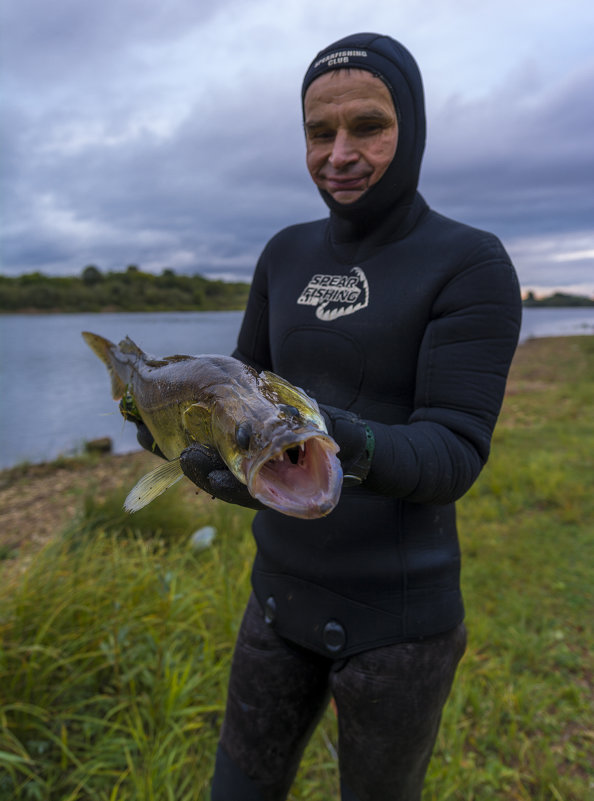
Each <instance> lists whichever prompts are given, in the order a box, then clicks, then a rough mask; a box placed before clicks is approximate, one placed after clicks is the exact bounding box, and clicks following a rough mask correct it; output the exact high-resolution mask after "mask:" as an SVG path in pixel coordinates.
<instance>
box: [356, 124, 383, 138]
mask: <svg viewBox="0 0 594 801" xmlns="http://www.w3.org/2000/svg"><path fill="white" fill-rule="evenodd" d="M381 130H382V126H381V125H380V124H379V123H377V122H370V123H366V124H365V125H359V127H358V128H356V129H355V134H356V135H357V136H373V135H374V134H376V133H379V132H380V131H381Z"/></svg>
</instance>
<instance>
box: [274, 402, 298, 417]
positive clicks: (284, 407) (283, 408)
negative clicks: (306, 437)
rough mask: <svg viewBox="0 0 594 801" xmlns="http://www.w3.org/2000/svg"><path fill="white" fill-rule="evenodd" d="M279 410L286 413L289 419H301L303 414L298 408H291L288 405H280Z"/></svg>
mask: <svg viewBox="0 0 594 801" xmlns="http://www.w3.org/2000/svg"><path fill="white" fill-rule="evenodd" d="M278 408H279V409H280V411H281V412H284V414H286V415H287V417H301V412H300V411H299V409H298V408H297V407H296V406H290V405H289V404H288V403H279V405H278Z"/></svg>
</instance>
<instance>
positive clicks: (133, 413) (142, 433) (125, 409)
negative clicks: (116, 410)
mask: <svg viewBox="0 0 594 801" xmlns="http://www.w3.org/2000/svg"><path fill="white" fill-rule="evenodd" d="M120 414H121V415H122V417H123V418H124V420H128V421H129V422H130V423H134V425H135V426H136V439H137V440H138V444H139V445H140V446H141V447H143V448H144V449H145V450H146V451H150V452H151V453H154V454H155V455H156V456H160V457H161V458H162V459H166V458H167V457H166V456H165V454H164V453H162V452H161V449H160V448H159V446H158V445H157V443H156V442H155V440H154V439H153V435H152V434H151V432H150V431H149V430H148V428H147V427H146V425H145V424H144V423H143V422H142V418H141V417H140V415H139V414H138V410H137V409H136V406H135V405H134V401H133V400H132V399H131V398H130V396H129V395H124V397H123V398H122V400H121V401H120Z"/></svg>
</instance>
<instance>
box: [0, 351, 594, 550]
mask: <svg viewBox="0 0 594 801" xmlns="http://www.w3.org/2000/svg"><path fill="white" fill-rule="evenodd" d="M590 342H593V343H594V337H588V338H587V339H583V338H581V337H580V338H579V339H575V340H574V338H571V337H558V338H554V337H553V338H549V339H540V340H530V341H528V342H526V343H525V344H523V345H521V346H520V347H519V348H518V350H517V352H516V356H515V358H514V363H513V365H512V369H511V372H510V377H509V381H508V386H507V393H506V402H505V405H504V411H503V414H502V418H501V421H500V426H504V427H506V428H509V427H512V428H513V426H514V425H515V423H516V422H517V420H516V418H520V419H523V418H524V417H525V416H526V415H527V414H528V408H529V406H530V405H531V404H530V403H529V402H528V399H529V398H530V395H531V394H532V393H534V394H538V393H542V392H546V391H552V390H554V389H556V390H558V391H561V390H562V387H563V386H564V381H565V380H566V377H567V376H566V373H567V370H568V365H573V368H571V369H572V370H573V369H575V373H574V374H575V375H579V374H581V375H588V367H587V365H586V364H585V361H584V358H585V357H583V355H582V358H580V359H579V361H578V362H576V350H577V351H580V352H581V351H582V348H580V345H583V346H585V347H584V349H585V350H586V351H587V350H588V348H587V346H588V345H589V343H590ZM593 347H594V346H593ZM592 369H593V368H590V375H591V374H592ZM522 395H523V396H527V401H526V402H525V403H524V404H523V407H522V408H519V407H518V398H519V396H522ZM154 465H155V458H154V457H153V456H151V454H149V453H146V452H144V451H137V452H133V453H128V454H105V455H101V456H98V455H93V456H75V457H71V458H67V457H64V458H59V459H57V460H55V461H52V462H47V463H43V464H24V465H21V466H18V467H14V468H9V469H6V470H0V519H1V520H2V527H1V529H0V559H10V558H13V557H16V556H20V557H27V558H29V557H30V555H31V554H32V553H33V552H35V551H36V550H38V549H39V548H40V547H42V546H43V545H44V544H46V543H47V542H48V540H49V539H51V537H52V536H54V535H55V533H56V532H58V531H60V530H61V529H62V528H63V527H64V526H66V525H67V524H68V522H69V521H71V520H72V519H73V518H74V517H75V516H76V514H77V513H78V512H79V511H80V508H81V506H82V504H83V503H84V499H85V497H87V496H88V495H89V494H92V495H93V496H94V497H95V498H96V499H97V501H100V500H102V499H103V498H104V497H105V496H106V495H107V494H109V493H110V492H113V491H114V490H116V489H117V488H119V487H122V488H125V487H128V488H132V486H133V485H134V483H135V482H136V481H137V480H138V479H139V478H140V477H141V476H142V475H144V473H145V472H148V471H149V470H150V469H152V467H154ZM182 486H185V487H186V491H187V492H189V494H190V495H192V494H195V493H194V490H193V488H192V486H191V485H190V484H189V482H183V484H182Z"/></svg>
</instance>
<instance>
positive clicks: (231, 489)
mask: <svg viewBox="0 0 594 801" xmlns="http://www.w3.org/2000/svg"><path fill="white" fill-rule="evenodd" d="M179 463H180V465H181V469H182V470H183V471H184V474H185V475H186V476H187V477H188V478H189V479H190V481H192V482H193V483H194V484H196V486H197V487H200V489H202V490H204V492H208V494H209V495H212V497H213V498H219V499H220V500H221V501H226V502H227V503H234V504H236V505H238V506H246V507H247V508H248V509H265V508H266V507H265V506H264V504H262V503H260V501H257V500H256V499H255V498H252V496H251V495H250V494H249V492H248V489H247V487H246V485H245V484H242V483H241V481H239V480H238V479H237V478H235V476H234V475H233V473H232V472H231V471H230V470H229V468H228V467H227V465H226V464H225V462H224V461H223V460H222V459H221V457H220V456H219V453H218V451H217V450H216V449H215V448H209V447H208V446H207V445H198V444H196V445H190V446H189V447H188V448H186V449H185V450H183V451H182V452H181V455H180V458H179Z"/></svg>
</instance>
